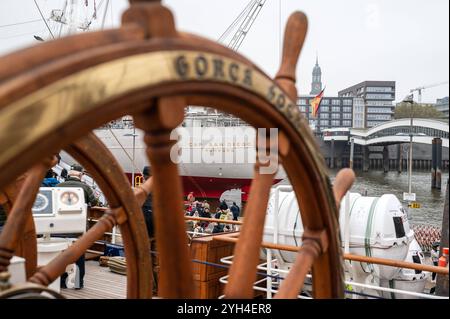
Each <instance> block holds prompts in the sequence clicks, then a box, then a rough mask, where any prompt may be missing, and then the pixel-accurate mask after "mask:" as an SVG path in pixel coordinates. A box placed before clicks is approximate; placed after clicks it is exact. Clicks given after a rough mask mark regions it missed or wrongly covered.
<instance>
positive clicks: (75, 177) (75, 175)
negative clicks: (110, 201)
mask: <svg viewBox="0 0 450 319" xmlns="http://www.w3.org/2000/svg"><path fill="white" fill-rule="evenodd" d="M67 176H68V177H67V179H66V181H65V182H62V183H60V184H58V185H56V186H57V187H81V188H82V189H83V191H84V199H85V200H86V204H88V206H91V207H92V206H96V205H98V200H97V199H96V198H95V195H94V191H93V190H92V188H91V187H90V186H89V185H88V184H86V183H85V182H83V181H81V178H82V177H83V167H82V166H81V165H78V164H74V165H72V167H71V168H70V171H69V172H68V173H67Z"/></svg>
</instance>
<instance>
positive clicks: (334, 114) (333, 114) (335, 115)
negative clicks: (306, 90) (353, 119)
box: [331, 113, 341, 119]
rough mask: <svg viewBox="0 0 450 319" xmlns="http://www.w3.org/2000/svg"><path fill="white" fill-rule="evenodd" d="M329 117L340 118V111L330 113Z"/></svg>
mask: <svg viewBox="0 0 450 319" xmlns="http://www.w3.org/2000/svg"><path fill="white" fill-rule="evenodd" d="M331 118H332V119H340V118H341V113H331Z"/></svg>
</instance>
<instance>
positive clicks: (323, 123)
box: [297, 95, 362, 132]
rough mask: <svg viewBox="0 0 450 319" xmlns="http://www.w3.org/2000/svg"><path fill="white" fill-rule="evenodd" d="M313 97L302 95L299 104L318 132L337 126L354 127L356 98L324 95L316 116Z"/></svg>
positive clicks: (298, 100) (310, 123) (312, 126)
mask: <svg viewBox="0 0 450 319" xmlns="http://www.w3.org/2000/svg"><path fill="white" fill-rule="evenodd" d="M313 98H314V96H313V95H301V96H299V98H298V99H297V105H298V106H299V108H300V111H301V112H302V113H303V115H304V116H305V117H306V118H307V119H308V121H309V125H310V126H311V128H313V129H314V130H315V131H316V132H320V131H321V130H323V129H328V128H335V127H353V111H354V107H353V104H354V100H355V99H354V98H344V97H324V98H323V99H322V103H321V104H320V107H319V110H318V113H317V116H316V117H315V118H314V117H313V116H312V107H311V104H310V103H311V100H312V99H313ZM361 103H362V101H361Z"/></svg>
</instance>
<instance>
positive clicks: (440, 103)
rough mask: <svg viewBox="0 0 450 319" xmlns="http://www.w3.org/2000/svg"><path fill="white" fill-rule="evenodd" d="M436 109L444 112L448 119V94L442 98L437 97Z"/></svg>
mask: <svg viewBox="0 0 450 319" xmlns="http://www.w3.org/2000/svg"><path fill="white" fill-rule="evenodd" d="M435 107H436V110H438V111H439V112H441V113H442V114H443V117H445V118H447V119H448V114H449V112H448V96H446V97H444V98H442V99H437V100H436V105H435Z"/></svg>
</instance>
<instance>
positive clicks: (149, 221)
mask: <svg viewBox="0 0 450 319" xmlns="http://www.w3.org/2000/svg"><path fill="white" fill-rule="evenodd" d="M142 175H143V177H144V181H146V180H147V179H149V178H150V176H151V175H152V174H151V170H150V166H145V167H144V169H143V170H142ZM142 213H143V214H144V219H145V224H146V226H147V234H148V238H149V240H150V250H151V251H152V252H153V254H152V256H151V258H152V269H153V294H154V295H157V294H158V270H157V269H158V267H159V262H158V257H157V256H158V255H157V253H156V240H155V227H154V223H153V200H152V194H151V193H150V194H149V195H148V196H147V199H146V200H145V202H144V205H142Z"/></svg>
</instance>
